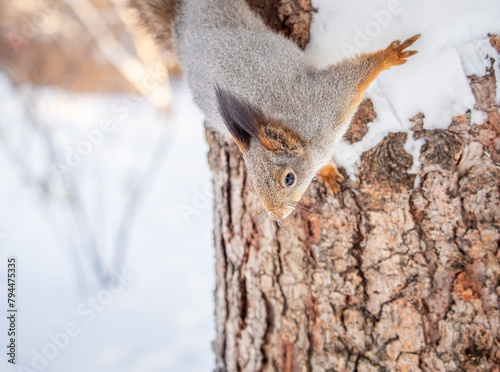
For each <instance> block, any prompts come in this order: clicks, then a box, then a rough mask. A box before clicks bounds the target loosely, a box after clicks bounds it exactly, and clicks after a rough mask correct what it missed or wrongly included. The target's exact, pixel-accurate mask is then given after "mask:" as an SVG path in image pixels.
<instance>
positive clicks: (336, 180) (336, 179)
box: [318, 163, 344, 196]
mask: <svg viewBox="0 0 500 372" xmlns="http://www.w3.org/2000/svg"><path fill="white" fill-rule="evenodd" d="M343 179H344V177H343V176H342V175H341V174H340V173H339V172H338V171H337V168H336V167H335V164H333V163H328V164H327V165H325V166H324V167H323V168H321V169H320V170H319V173H318V181H319V182H321V183H322V184H323V185H324V186H325V187H326V190H327V191H328V192H329V193H330V194H332V195H335V196H338V195H339V194H340V184H341V182H342V181H343Z"/></svg>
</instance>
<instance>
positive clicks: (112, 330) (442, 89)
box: [0, 0, 500, 372]
mask: <svg viewBox="0 0 500 372" xmlns="http://www.w3.org/2000/svg"><path fill="white" fill-rule="evenodd" d="M313 4H314V5H315V7H316V8H318V10H319V11H318V13H314V15H313V17H314V18H313V19H314V23H313V27H312V29H311V36H312V38H311V42H310V45H309V46H308V48H307V52H308V53H310V54H311V55H312V56H314V57H315V58H316V59H317V60H318V61H319V62H320V63H322V64H328V63H333V62H335V61H338V60H340V59H342V58H344V57H347V56H351V55H353V54H356V53H358V52H363V51H373V50H377V49H380V48H385V47H386V46H387V45H388V44H389V43H390V42H391V41H393V40H395V39H404V38H407V37H410V36H412V35H414V34H417V33H420V34H422V36H421V38H420V40H419V41H418V42H417V43H415V46H414V47H415V49H418V50H419V52H420V53H419V54H418V55H416V56H414V57H412V58H411V59H410V61H409V62H408V63H407V64H406V65H404V66H400V67H396V68H392V69H391V70H390V71H387V72H384V73H383V74H381V76H380V77H379V78H378V79H377V80H376V82H375V83H374V84H373V85H372V86H371V87H370V88H369V90H368V92H367V96H368V97H370V98H371V99H372V101H373V103H374V106H375V110H376V112H377V114H378V116H377V119H376V120H375V121H374V122H373V123H371V124H370V125H369V131H368V133H367V134H366V136H365V137H364V139H363V141H361V142H358V143H356V144H354V145H347V144H346V143H341V144H340V145H339V148H338V151H337V154H338V156H336V160H337V162H338V163H339V164H340V165H342V166H344V167H345V168H346V169H347V171H348V173H349V174H350V175H352V176H353V175H355V169H356V162H357V161H358V160H359V156H360V154H361V153H362V152H363V151H366V150H368V149H369V148H371V147H373V146H374V145H375V144H376V143H377V142H379V141H380V140H382V138H383V137H384V136H385V135H386V134H387V133H388V132H390V131H393V132H395V131H406V132H409V127H410V126H411V123H410V122H409V121H408V118H410V117H412V116H414V115H415V114H417V113H418V112H423V113H424V114H425V115H426V118H425V128H427V129H431V128H442V127H446V126H447V125H448V124H449V122H450V118H451V117H452V116H453V115H456V114H461V113H463V112H464V111H465V110H466V109H473V99H472V94H471V91H470V87H469V84H468V81H467V78H466V75H470V74H479V75H481V74H483V73H484V68H485V66H489V60H487V59H485V56H486V55H488V54H489V55H495V52H494V51H493V49H492V48H491V46H490V45H489V41H488V38H487V33H488V32H500V23H499V22H498V20H499V16H500V2H498V1H496V0H481V1H476V2H470V1H465V0H460V1H451V0H447V1H440V2H432V1H430V0H422V1H398V0H389V1H385V0H370V1H367V0H365V1H354V2H346V1H340V0H335V1H332V0H315V1H313ZM495 68H496V71H497V78H499V77H500V71H499V69H498V61H497V62H496V64H495ZM173 85H174V102H173V104H172V107H173V111H172V114H171V116H169V117H163V116H161V115H160V114H158V112H157V111H156V110H155V109H154V108H153V107H152V106H150V105H149V104H148V103H147V102H146V101H145V100H137V99H136V98H131V97H127V96H104V95H90V96H85V95H75V94H68V93H64V92H59V91H56V90H51V89H44V88H42V89H36V90H35V95H34V99H33V101H32V102H31V106H26V105H25V104H23V102H25V101H26V96H29V95H27V94H25V93H26V92H27V91H29V88H26V87H25V88H22V89H21V90H20V91H18V90H17V89H14V88H13V87H12V86H11V84H10V82H9V81H8V80H7V78H6V77H5V76H4V75H0V112H1V113H2V115H1V116H0V175H1V176H0V283H4V284H2V285H0V309H6V307H7V290H6V285H5V283H6V275H7V273H6V270H7V258H8V257H11V256H16V257H17V262H18V268H17V269H18V278H17V284H16V285H17V303H16V305H17V307H18V309H19V312H18V314H17V330H18V331H19V334H18V338H17V341H16V344H17V354H16V356H17V359H16V362H17V367H18V368H15V367H14V366H11V365H10V364H8V363H7V362H6V355H5V352H3V353H2V354H0V370H1V371H7V372H8V371H35V370H36V371H51V372H66V371H68V370H71V371H73V372H88V371H92V372H100V371H102V372H104V371H106V372H113V371H116V372H128V371H130V372H155V371H172V372H178V371H182V372H189V371H210V370H212V369H213V368H214V358H213V355H212V352H211V346H210V342H211V341H212V340H213V338H214V327H215V326H214V317H213V296H212V292H213V289H214V284H215V283H214V257H213V256H214V254H213V249H212V245H213V244H212V223H213V222H212V200H211V198H210V194H211V180H210V172H209V169H208V165H207V162H206V151H207V145H206V143H205V140H204V129H203V126H202V122H203V116H202V114H201V113H200V112H199V111H198V110H197V108H196V107H194V105H193V103H192V102H191V97H190V94H189V92H188V91H187V89H186V87H185V85H184V84H183V83H181V82H174V84H173ZM29 107H31V111H28V108H29ZM28 112H32V113H34V114H36V115H35V116H36V118H37V120H38V121H37V123H38V124H37V125H33V124H32V123H31V121H30V120H29V118H28V115H27V114H28ZM472 114H473V115H472V117H473V120H474V121H475V122H477V123H480V122H481V121H482V115H481V113H479V112H475V111H474V110H473V111H472ZM421 144H422V143H421V142H415V141H413V140H412V139H411V136H409V140H408V143H407V148H408V151H410V152H412V153H413V154H414V155H417V154H418V151H419V148H420V146H421ZM151 159H152V160H151ZM414 159H417V157H416V156H414ZM415 166H417V163H415ZM136 191H138V193H137V192H136ZM131 197H132V199H130V198H131ZM130 200H132V201H133V202H132V203H130ZM90 247H95V251H93V250H92V249H90ZM124 249H126V255H125V257H126V260H125V261H124V262H125V265H124V267H125V271H124V272H122V273H118V274H117V275H118V276H119V277H120V278H119V279H118V280H115V281H114V282H113V284H112V286H111V287H110V288H109V289H106V290H103V289H100V288H99V287H98V286H97V285H96V282H98V281H99V275H101V274H100V273H102V270H109V265H110V264H111V263H112V262H115V258H116V257H117V256H116V254H117V253H118V257H119V253H120V252H123V251H124ZM96 252H98V253H96ZM99 263H104V265H105V267H104V268H100V267H99ZM0 314H2V318H3V319H4V321H3V322H0V324H2V326H1V327H0V340H1V342H0V344H2V345H4V346H5V345H6V344H8V337H7V329H8V326H9V323H8V322H7V320H6V319H5V316H4V315H5V314H6V312H4V311H3V310H0ZM4 350H5V349H4ZM21 366H23V368H19V367H21Z"/></svg>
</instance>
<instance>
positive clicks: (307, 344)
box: [207, 0, 500, 372]
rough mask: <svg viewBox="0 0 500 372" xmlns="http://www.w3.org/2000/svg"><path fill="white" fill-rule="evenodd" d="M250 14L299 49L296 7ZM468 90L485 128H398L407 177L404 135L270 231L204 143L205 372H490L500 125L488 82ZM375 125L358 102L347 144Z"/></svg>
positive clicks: (494, 362) (307, 198) (497, 276)
mask: <svg viewBox="0 0 500 372" xmlns="http://www.w3.org/2000/svg"><path fill="white" fill-rule="evenodd" d="M253 3H255V4H256V7H257V8H258V9H257V10H258V11H259V12H260V13H261V14H263V18H264V19H265V20H266V22H267V23H268V24H271V25H273V26H275V27H276V25H279V27H285V28H286V30H285V31H284V33H285V34H286V35H288V36H290V37H291V38H292V39H294V40H295V41H297V42H298V44H299V45H301V46H302V47H303V46H305V44H306V43H307V40H308V29H309V24H310V21H311V13H310V12H311V10H312V8H311V6H310V4H309V3H308V1H306V0H301V1H294V2H288V1H284V0H283V1H278V0H274V1H269V2H267V4H266V5H262V4H263V2H262V1H253ZM259 4H261V5H260V6H259ZM491 41H492V45H495V43H496V45H497V49H498V44H499V39H498V38H496V37H494V36H492V37H491ZM495 58H497V56H495ZM469 79H470V83H471V87H472V90H473V92H474V95H475V98H476V109H478V110H482V111H484V112H486V114H487V115H488V120H487V121H485V122H484V123H483V124H482V125H472V124H471V120H470V116H469V114H468V113H465V114H464V115H462V116H460V117H455V118H453V120H452V122H451V123H450V126H449V128H448V129H447V130H425V129H423V121H425V117H424V115H423V114H419V115H417V116H416V117H414V118H411V120H412V121H413V122H414V125H413V128H412V130H413V131H414V132H413V136H414V138H415V139H419V138H424V139H425V140H426V144H425V145H424V146H423V147H422V149H421V154H420V163H421V166H420V168H419V170H418V174H417V175H411V174H408V173H407V171H408V170H409V169H410V167H411V166H412V163H413V158H412V156H411V155H410V154H408V153H406V152H405V150H404V148H403V145H404V143H405V142H406V139H407V134H406V133H391V134H389V135H388V136H387V137H386V138H385V139H384V140H383V141H382V142H380V143H379V144H378V145H377V146H376V147H375V148H373V149H371V150H369V151H366V152H365V153H364V154H363V155H362V157H361V165H360V168H359V175H358V177H357V179H356V180H355V181H352V180H347V181H345V182H344V184H343V187H342V192H341V194H340V196H338V197H335V196H331V195H329V194H328V193H327V192H326V190H325V188H324V187H323V186H322V185H320V184H319V183H318V182H316V181H314V182H313V183H312V184H311V186H310V187H309V190H308V191H307V192H306V194H305V195H304V197H303V198H302V201H301V202H300V204H299V205H300V206H299V207H298V208H297V210H296V212H295V213H293V214H292V215H291V216H290V217H288V218H287V219H285V220H284V221H282V222H280V224H279V225H278V224H276V223H274V222H271V221H270V220H264V221H262V219H261V217H260V216H261V211H262V209H263V207H262V205H261V203H260V201H259V200H258V198H257V196H256V195H255V194H254V193H253V192H252V191H251V190H250V189H249V186H248V183H247V178H246V173H245V166H244V163H243V159H242V157H241V155H240V153H239V151H238V149H237V147H236V145H234V144H232V143H228V142H226V141H224V140H223V139H222V138H221V137H220V136H219V135H218V134H217V133H215V132H212V131H210V130H209V129H207V141H208V143H209V145H210V152H209V154H208V158H209V162H210V166H211V168H212V172H213V182H214V190H215V231H214V236H215V240H214V241H215V252H216V277H217V283H216V290H215V302H216V324H217V326H216V328H217V329H216V334H217V335H216V340H215V341H214V345H213V346H214V351H215V354H216V358H217V371H230V372H232V371H248V372H250V371H280V372H281V371H283V372H288V371H290V372H292V371H293V372H295V371H461V370H463V371H500V311H499V310H500V309H499V307H500V305H499V303H500V302H499V296H500V284H499V283H500V263H499V258H500V253H499V239H500V233H499V227H500V221H499V219H500V190H499V183H500V182H499V181H500V168H499V166H498V162H499V161H500V114H499V107H498V106H497V105H496V104H495V89H496V85H495V84H496V83H495V76H494V71H493V69H490V70H488V71H487V72H486V74H485V75H484V76H481V77H477V76H471V77H469ZM424 114H425V113H424ZM375 116H376V114H375V112H374V111H373V106H372V105H371V102H370V101H369V100H367V101H365V102H363V104H362V107H361V109H360V110H359V111H358V114H357V115H356V117H355V118H354V120H353V126H352V128H353V129H351V130H350V131H349V133H348V134H347V139H348V140H349V141H351V142H352V141H357V140H360V139H361V138H362V136H363V135H364V133H365V132H366V130H364V128H365V127H366V123H367V122H369V121H371V120H373V118H374V117H375ZM409 119H410V118H409ZM417 176H418V179H417V187H416V188H414V183H415V177H417Z"/></svg>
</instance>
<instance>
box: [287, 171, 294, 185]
mask: <svg viewBox="0 0 500 372" xmlns="http://www.w3.org/2000/svg"><path fill="white" fill-rule="evenodd" d="M294 181H295V176H294V174H293V173H292V172H290V173H288V174H287V175H286V176H285V185H286V187H290V186H292V185H293V182H294Z"/></svg>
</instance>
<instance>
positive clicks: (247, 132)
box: [216, 88, 319, 221]
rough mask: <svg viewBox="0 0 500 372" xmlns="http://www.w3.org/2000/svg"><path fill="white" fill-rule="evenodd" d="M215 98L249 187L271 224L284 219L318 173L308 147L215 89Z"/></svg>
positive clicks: (285, 129) (257, 111) (251, 108)
mask: <svg viewBox="0 0 500 372" xmlns="http://www.w3.org/2000/svg"><path fill="white" fill-rule="evenodd" d="M216 96H217V102H218V106H219V107H218V108H219V113H220V115H221V117H222V118H223V120H224V123H225V125H226V127H227V129H228V130H229V132H230V133H231V135H232V136H233V138H234V140H235V142H236V144H237V146H238V148H239V149H240V151H241V153H242V154H243V159H244V160H245V165H246V168H247V172H248V179H249V183H250V186H251V187H252V188H253V190H254V191H255V192H256V193H257V195H258V197H259V199H260V201H261V202H262V204H263V205H264V208H265V209H266V211H267V214H268V216H269V217H270V218H271V219H272V220H274V221H279V220H281V219H283V218H285V217H287V216H288V215H289V214H290V213H292V211H293V210H294V209H295V206H296V205H297V203H298V202H299V200H300V198H301V197H302V194H303V193H304V192H305V191H306V189H307V187H308V186H309V184H310V182H311V180H312V178H313V177H314V176H315V174H316V172H317V170H318V169H317V168H318V166H319V165H318V164H313V163H312V161H311V159H310V158H309V155H308V154H309V151H308V149H307V146H308V144H307V143H306V141H304V140H303V139H302V138H301V137H300V135H298V134H297V133H296V132H294V131H293V130H291V129H290V128H288V127H287V126H285V125H284V124H282V123H280V122H278V121H276V120H273V119H270V118H269V117H267V116H266V115H264V113H263V112H262V111H261V110H260V109H258V108H256V107H254V106H252V105H251V104H249V103H248V102H246V101H244V100H242V99H240V98H238V97H236V96H234V95H233V94H231V93H229V92H227V91H225V90H222V89H220V88H216Z"/></svg>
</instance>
